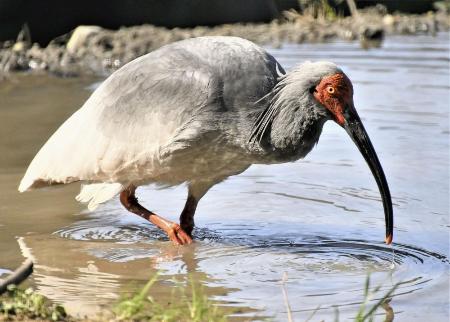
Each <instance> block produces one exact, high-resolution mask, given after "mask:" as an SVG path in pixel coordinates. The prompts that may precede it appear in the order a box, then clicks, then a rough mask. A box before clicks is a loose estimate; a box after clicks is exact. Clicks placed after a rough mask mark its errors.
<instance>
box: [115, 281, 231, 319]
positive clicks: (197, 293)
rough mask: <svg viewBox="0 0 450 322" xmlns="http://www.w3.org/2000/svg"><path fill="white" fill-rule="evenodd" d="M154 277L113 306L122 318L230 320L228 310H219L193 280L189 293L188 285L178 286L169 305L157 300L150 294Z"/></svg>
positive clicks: (118, 316)
mask: <svg viewBox="0 0 450 322" xmlns="http://www.w3.org/2000/svg"><path fill="white" fill-rule="evenodd" d="M157 278H158V276H157V275H156V276H154V277H153V278H152V279H150V280H149V281H148V282H147V284H146V285H145V286H144V287H143V288H142V290H141V291H139V292H138V293H137V294H135V295H133V296H132V297H130V298H128V299H123V300H122V301H121V302H119V304H117V306H116V307H115V308H114V313H115V315H116V317H117V319H119V320H127V321H129V320H132V321H161V322H172V321H173V322H175V321H180V322H181V321H183V322H203V321H211V322H212V321H214V322H216V321H217V322H222V321H227V319H226V316H225V313H224V312H223V311H222V310H220V308H219V307H218V306H216V305H215V304H214V303H213V302H211V301H210V300H209V299H208V296H206V295H205V294H204V293H203V289H202V287H201V286H199V285H197V284H196V283H195V282H194V281H193V280H191V283H190V284H191V285H190V288H191V292H190V294H186V291H185V288H184V287H182V286H179V287H176V288H175V292H174V293H172V299H171V301H170V302H169V305H162V304H160V303H157V302H156V301H155V300H154V299H153V298H152V297H151V296H150V295H149V293H150V289H151V287H152V285H153V284H154V283H155V282H156V281H157Z"/></svg>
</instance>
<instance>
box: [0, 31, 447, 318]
mask: <svg viewBox="0 0 450 322" xmlns="http://www.w3.org/2000/svg"><path fill="white" fill-rule="evenodd" d="M268 50H269V51H270V52H272V53H273V54H274V56H275V57H276V58H277V59H278V60H279V61H280V63H281V64H282V65H283V66H284V67H285V68H287V69H289V68H291V67H292V66H293V65H294V64H295V63H297V62H301V61H303V60H307V59H309V60H318V59H332V60H334V61H335V62H336V63H338V64H339V65H340V66H341V67H342V68H343V69H344V71H345V72H346V73H347V74H348V75H349V77H350V79H352V81H353V84H354V87H355V104H356V107H357V109H358V110H359V113H360V116H361V118H362V120H363V122H364V124H365V126H366V128H367V130H368V132H369V134H370V136H371V139H372V142H373V144H374V146H375V148H376V150H377V152H378V155H379V158H380V160H381V163H382V165H383V167H384V170H385V173H386V176H387V178H388V182H389V184H390V188H391V192H392V195H393V203H394V214H395V237H394V245H393V247H390V246H386V245H384V243H383V239H384V236H383V235H384V219H383V218H384V216H383V209H382V204H381V201H380V195H379V192H378V190H377V187H376V184H375V182H374V180H373V178H372V176H371V174H370V171H369V169H368V167H367V166H366V164H365V163H364V160H363V158H362V157H361V156H360V154H359V152H358V151H357V149H356V147H355V146H354V145H353V143H352V142H351V140H350V139H349V138H348V137H347V135H346V133H345V132H344V131H343V130H342V129H341V128H339V127H338V126H337V125H335V124H332V123H331V122H328V123H329V124H326V126H325V128H324V131H323V134H322V137H321V139H320V142H319V144H318V146H317V147H316V148H315V149H314V150H313V152H311V153H310V154H309V155H308V156H307V158H306V159H305V160H302V161H299V162H295V163H288V164H282V165H272V166H253V167H251V168H250V169H249V170H248V171H246V172H245V173H243V174H241V175H239V176H236V177H232V178H230V179H229V180H227V181H226V182H224V183H222V184H220V185H217V186H216V187H214V188H213V189H212V190H211V191H210V192H209V193H208V194H207V195H206V196H205V197H204V199H202V201H201V203H200V205H199V209H198V211H197V214H196V224H197V226H198V228H196V230H195V237H196V239H197V242H196V243H195V244H193V245H191V246H188V247H175V246H172V245H171V243H169V242H168V241H167V240H166V239H165V238H164V236H163V235H162V234H161V233H160V232H159V231H157V230H156V229H155V228H154V227H152V226H151V225H150V224H149V223H147V222H145V221H143V220H141V219H140V218H138V217H137V216H134V215H129V214H127V212H126V211H125V210H124V209H123V208H122V207H121V206H120V205H119V203H118V201H117V200H114V201H112V202H109V203H107V204H106V205H104V206H102V207H100V208H99V209H98V210H96V211H95V212H93V213H89V212H87V211H86V210H85V209H84V208H83V207H82V206H81V205H79V204H77V203H76V202H75V200H74V199H73V198H74V196H75V195H76V193H77V192H78V189H79V186H78V185H77V184H74V185H71V186H68V187H64V188H52V189H47V190H43V191H36V192H31V193H26V194H19V193H17V192H16V187H17V185H18V182H19V180H20V178H21V176H22V175H23V173H24V171H25V168H26V166H27V165H28V162H29V161H30V160H31V158H32V157H33V155H34V154H35V153H36V152H37V150H38V149H39V147H40V146H41V145H42V144H43V143H44V142H45V140H46V139H47V138H48V136H49V135H50V134H51V133H52V132H53V131H54V130H55V129H56V128H57V127H58V125H59V124H60V123H61V122H62V121H63V120H64V119H65V118H67V117H68V116H69V115H70V114H71V113H73V111H75V110H76V109H77V107H78V106H80V105H81V104H82V103H83V101H84V100H85V99H86V98H87V97H88V96H89V94H90V92H91V91H92V89H93V88H94V87H95V85H93V84H95V83H96V81H98V80H95V79H89V78H81V79H60V78H55V77H49V76H29V75H28V76H27V75H15V76H12V77H11V78H10V79H9V80H6V81H3V82H2V83H0V97H1V99H0V153H1V154H0V155H1V157H0V192H1V193H0V254H1V256H0V274H2V273H4V272H8V269H13V268H14V267H16V266H17V265H18V264H19V263H20V262H21V261H22V260H23V258H24V256H27V257H32V258H34V259H35V261H36V267H35V273H34V275H33V278H32V280H31V283H33V284H34V285H35V286H36V287H37V289H38V290H39V291H40V292H41V293H42V294H45V295H46V296H48V297H49V298H51V299H53V300H55V301H58V302H61V303H63V304H64V305H65V306H66V307H67V308H68V309H69V311H70V312H71V313H73V314H80V315H91V314H95V313H96V312H99V311H100V310H101V308H102V307H103V306H104V305H108V304H111V303H114V302H115V301H116V300H117V298H119V297H120V296H122V295H123V294H124V293H126V292H128V291H130V290H133V289H136V288H138V287H141V286H142V285H143V284H144V283H145V281H146V280H147V279H148V278H149V277H150V276H152V275H153V274H154V273H155V272H157V271H160V273H161V277H160V282H159V283H158V284H157V286H155V287H154V288H153V293H152V295H153V297H154V298H159V299H163V300H164V299H168V298H170V294H171V290H172V289H173V287H174V285H176V283H175V282H173V279H174V278H175V279H178V280H182V281H187V280H188V276H190V275H192V276H193V277H194V279H195V280H196V281H198V282H199V283H201V284H202V285H203V286H204V288H205V291H206V292H207V294H209V295H210V297H211V298H212V299H214V300H216V301H219V302H220V303H222V305H224V306H227V307H229V308H230V312H234V315H233V319H242V318H244V319H256V320H258V319H262V318H264V317H273V318H274V320H280V321H285V320H286V319H287V315H286V309H285V303H284V300H283V293H282V289H281V285H280V281H281V279H282V276H283V273H284V272H286V273H287V276H288V280H287V283H286V289H287V293H288V297H289V302H290V305H291V308H292V311H293V315H294V318H295V319H296V320H297V321H304V320H306V319H307V317H308V316H309V315H310V314H312V312H314V311H315V310H316V309H317V312H316V313H315V315H314V317H313V319H312V321H320V320H321V319H325V320H326V321H333V319H334V314H335V307H337V308H338V310H339V314H340V317H341V320H342V321H345V320H348V319H349V318H351V317H353V316H354V315H355V312H356V311H357V309H358V306H359V304H360V303H361V301H362V299H363V296H362V294H363V288H364V280H365V277H366V275H367V274H368V273H369V272H371V273H372V274H371V277H372V285H374V286H375V285H378V284H383V288H382V290H384V291H387V290H388V289H389V288H390V287H391V286H392V285H393V284H395V283H397V282H403V284H402V285H401V286H400V287H399V288H398V289H397V291H396V292H395V294H394V296H393V298H392V301H391V302H390V303H389V306H386V307H385V309H380V310H378V316H377V320H379V321H384V320H386V321H391V320H392V319H391V317H392V313H393V314H394V315H395V321H424V320H425V319H426V320H428V321H448V318H449V312H448V304H449V276H450V275H449V268H450V264H449V260H448V258H449V227H450V226H449V168H448V167H449V133H450V132H449V89H450V88H449V48H448V34H441V35H439V36H438V37H437V38H432V37H428V36H421V37H417V36H416V37H391V38H388V39H387V40H386V42H385V43H384V46H383V48H381V49H372V50H370V51H364V50H361V49H359V48H358V44H356V43H343V42H338V43H331V44H314V45H311V44H310V45H295V46H294V45H286V46H284V47H283V48H282V49H271V48H269V49H268ZM138 196H139V198H140V200H141V201H142V202H143V203H144V204H146V205H149V208H151V209H152V210H154V211H155V212H157V213H161V214H163V215H164V216H166V217H168V218H170V219H173V220H175V219H176V218H177V217H178V213H179V212H180V210H181V209H182V207H183V203H184V200H185V198H186V191H185V187H177V188H174V189H167V190H158V189H156V188H154V187H151V186H150V187H143V188H140V190H139V191H138ZM393 251H394V253H395V256H394V257H392V256H393V255H392V254H393ZM392 261H394V266H393V268H392ZM378 297H379V295H378ZM378 297H377V296H375V297H374V298H373V301H375V300H376V299H377V298H378Z"/></svg>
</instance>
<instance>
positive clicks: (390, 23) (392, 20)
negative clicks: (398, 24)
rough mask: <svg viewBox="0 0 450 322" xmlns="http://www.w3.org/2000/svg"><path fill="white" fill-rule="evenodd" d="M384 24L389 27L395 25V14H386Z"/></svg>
mask: <svg viewBox="0 0 450 322" xmlns="http://www.w3.org/2000/svg"><path fill="white" fill-rule="evenodd" d="M382 21H383V25H385V26H388V27H391V26H393V25H394V23H395V18H394V16H393V15H385V16H384V17H383V20H382Z"/></svg>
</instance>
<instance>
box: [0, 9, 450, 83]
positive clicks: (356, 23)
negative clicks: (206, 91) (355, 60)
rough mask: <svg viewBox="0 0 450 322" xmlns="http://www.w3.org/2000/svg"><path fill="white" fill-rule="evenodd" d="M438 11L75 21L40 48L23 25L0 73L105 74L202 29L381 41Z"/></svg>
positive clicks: (272, 40)
mask: <svg viewBox="0 0 450 322" xmlns="http://www.w3.org/2000/svg"><path fill="white" fill-rule="evenodd" d="M449 25H450V23H449V15H448V14H447V13H444V12H437V13H431V12H430V13H428V14H424V15H402V14H397V15H390V14H386V12H385V11H383V8H382V7H381V8H371V9H368V10H365V11H362V12H360V13H359V16H358V17H346V18H335V19H313V18H312V17H310V16H304V15H300V14H298V13H296V12H286V13H285V14H284V18H283V19H282V20H276V21H273V22H272V23H269V24H230V25H221V26H216V27H196V28H190V29H182V28H174V29H167V28H163V27H155V26H152V25H141V26H135V27H127V28H121V29H119V30H114V31H113V30H107V29H103V28H101V27H98V26H80V27H78V28H76V29H75V30H74V31H73V32H71V33H69V34H66V35H63V36H60V37H57V38H55V39H54V40H53V41H51V42H50V44H49V45H48V46H47V47H45V48H42V47H40V46H39V45H38V44H37V43H35V44H31V42H30V40H29V37H28V36H27V31H26V30H24V31H22V32H21V35H20V36H19V37H18V40H17V41H16V42H15V43H14V42H4V43H3V44H1V45H0V47H1V49H0V75H5V74H7V73H8V72H15V71H24V70H27V71H48V72H51V73H54V74H58V75H63V76H77V75H81V74H97V75H108V74H110V73H111V72H113V71H114V70H116V69H117V68H119V67H120V66H122V65H123V64H125V63H127V62H129V61H131V60H133V59H134V58H136V57H138V56H141V55H143V54H145V53H148V52H150V51H152V50H155V49H157V48H159V47H161V46H163V45H165V44H168V43H171V42H174V41H177V40H182V39H186V38H191V37H199V36H207V35H226V36H239V37H243V38H246V39H249V40H251V41H254V42H255V43H258V44H261V45H272V46H275V47H278V46H281V45H282V44H283V43H303V42H325V41H330V40H333V39H343V40H349V41H352V40H358V39H359V40H361V41H362V42H363V43H364V42H365V40H367V39H372V38H373V39H374V40H375V41H381V40H382V38H383V36H384V35H386V34H411V35H415V34H435V33H436V32H439V31H448V30H449Z"/></svg>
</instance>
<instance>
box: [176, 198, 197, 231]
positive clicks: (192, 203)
mask: <svg viewBox="0 0 450 322" xmlns="http://www.w3.org/2000/svg"><path fill="white" fill-rule="evenodd" d="M197 204H198V200H197V199H196V198H195V197H194V196H193V195H192V194H191V192H190V191H189V194H188V197H187V200H186V204H185V205H184V209H183V211H182V212H181V215H180V225H181V228H182V229H183V230H184V231H185V232H186V233H187V234H188V235H189V236H191V237H192V230H193V229H194V214H195V209H197Z"/></svg>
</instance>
